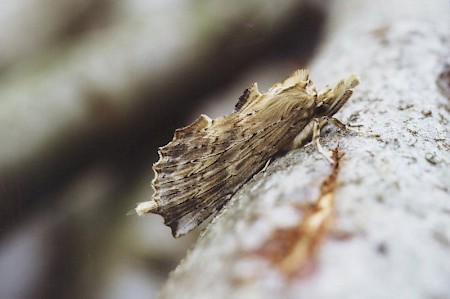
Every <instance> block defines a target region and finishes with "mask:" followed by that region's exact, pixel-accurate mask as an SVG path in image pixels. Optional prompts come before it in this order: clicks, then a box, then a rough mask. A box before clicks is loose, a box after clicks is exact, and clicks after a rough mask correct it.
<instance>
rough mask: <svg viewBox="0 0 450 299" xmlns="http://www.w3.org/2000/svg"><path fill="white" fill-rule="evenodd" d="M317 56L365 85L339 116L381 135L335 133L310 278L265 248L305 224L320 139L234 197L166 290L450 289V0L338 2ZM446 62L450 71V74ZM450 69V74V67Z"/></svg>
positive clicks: (321, 162) (327, 78)
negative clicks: (330, 199)
mask: <svg viewBox="0 0 450 299" xmlns="http://www.w3.org/2000/svg"><path fill="white" fill-rule="evenodd" d="M330 17H331V20H330V23H329V25H328V31H327V37H326V39H325V42H324V43H323V46H322V49H321V50H320V53H319V54H318V55H317V57H316V59H315V61H314V63H313V64H312V65H311V71H312V75H311V78H312V79H313V81H314V82H315V83H316V85H317V86H319V87H321V86H323V84H330V85H331V84H334V83H335V82H336V81H337V80H338V79H340V78H341V77H345V76H346V75H348V74H349V73H350V72H356V73H358V74H359V75H360V76H361V80H362V83H361V85H360V86H358V87H357V88H356V89H355V92H354V95H353V97H352V98H351V100H350V101H349V102H348V103H347V104H346V106H344V107H343V109H342V110H341V111H340V112H339V113H338V114H337V115H336V116H337V118H340V119H341V120H343V121H344V122H349V121H351V122H353V123H360V124H362V125H363V129H364V130H367V131H373V132H376V133H379V134H380V135H381V137H380V138H371V137H365V136H361V135H358V134H354V133H352V132H340V131H339V130H337V129H335V128H330V129H325V132H324V133H325V134H324V136H323V138H322V143H323V145H324V147H325V148H329V149H331V148H333V147H335V146H336V145H337V143H339V146H340V148H341V150H342V151H343V152H344V153H345V156H344V158H343V160H342V163H341V172H340V174H339V176H338V178H337V187H336V199H335V207H334V218H333V224H332V229H331V231H330V233H329V234H328V237H327V238H326V239H325V241H324V242H323V243H322V246H321V248H320V250H319V251H318V252H317V255H316V258H315V263H314V265H315V267H314V268H313V269H311V271H309V272H308V274H307V275H302V276H294V277H289V278H288V277H286V276H285V275H283V273H282V272H280V271H279V270H278V269H277V267H276V266H274V265H273V264H272V263H270V262H269V261H268V260H267V259H266V258H264V257H263V256H261V255H258V254H257V252H258V250H260V249H261V248H262V247H264V246H265V244H267V242H268V240H270V239H271V238H272V237H273V236H272V235H273V234H275V233H276V232H277V231H278V230H279V229H281V228H283V227H284V228H286V227H290V226H294V225H296V224H297V223H298V222H299V221H300V220H301V217H302V215H301V213H298V212H297V209H296V206H298V205H302V204H305V203H307V202H310V201H311V200H313V199H314V198H315V197H316V196H317V194H318V192H319V190H318V187H319V185H320V183H321V182H322V181H323V180H324V178H325V177H326V176H327V175H328V173H329V172H330V165H329V164H328V162H327V161H326V160H325V159H323V158H322V157H321V156H320V154H319V153H318V152H317V151H316V150H315V149H314V148H312V147H306V148H303V149H299V150H296V151H293V152H290V153H288V154H287V155H286V156H284V157H282V158H279V159H277V160H275V161H274V162H273V163H272V164H271V165H270V166H269V168H268V169H267V171H266V173H264V174H263V173H259V174H257V175H255V177H254V178H253V179H252V180H251V181H250V182H248V183H247V184H246V185H245V186H244V187H243V188H242V189H241V190H240V191H239V192H238V193H237V194H236V195H235V196H234V198H233V199H232V200H231V202H230V203H229V204H228V205H227V206H226V208H225V209H224V210H223V212H222V213H220V215H219V216H218V217H216V218H215V219H214V220H213V222H212V223H211V225H210V226H209V227H208V228H207V229H206V230H205V232H204V234H203V235H202V236H201V237H200V239H199V240H198V242H197V244H196V246H195V247H194V248H193V249H192V250H191V252H190V253H189V254H188V255H187V257H186V258H185V260H184V261H183V262H182V263H181V264H180V265H179V266H178V268H177V269H176V270H175V271H174V272H173V273H172V275H171V276H170V278H169V280H168V281H167V283H166V285H165V287H164V289H163V290H162V292H161V293H160V298H450V191H449V190H450V170H449V169H450V133H449V124H448V120H449V119H450V113H449V110H450V108H449V107H450V102H449V98H448V95H445V93H443V92H442V90H443V89H442V88H439V87H438V85H437V84H436V83H437V80H439V81H438V82H439V84H440V85H441V86H442V85H444V86H445V85H446V84H447V86H448V84H450V83H449V82H448V81H447V82H446V81H445V78H446V77H445V75H444V76H441V79H438V78H439V76H440V74H441V72H442V71H443V70H444V69H445V64H448V63H449V54H450V30H449V29H450V28H449V26H450V7H449V2H448V1H444V0H442V1H430V2H424V1H423V2H422V1H415V2H406V1H368V0H366V1H334V2H333V8H332V10H331V15H330ZM447 71H448V69H447ZM447 78H448V74H447Z"/></svg>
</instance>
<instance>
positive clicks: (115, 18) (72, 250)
mask: <svg viewBox="0 0 450 299" xmlns="http://www.w3.org/2000/svg"><path fill="white" fill-rule="evenodd" d="M327 10H328V2H327V1H302V0H297V1H293V0H285V1H282V3H277V2H276V1H272V0H261V1H252V0H248V1H238V0H230V1H217V0H212V1H211V0H151V1H144V0H77V1H73V0H58V1H56V0H2V1H0V298H2V299H7V298H14V299H18V298H152V297H154V296H155V295H156V293H157V292H158V290H159V288H160V287H161V285H162V284H163V283H164V281H165V280H166V279H167V276H168V273H169V272H170V271H171V270H173V269H174V268H175V267H176V265H177V264H178V262H179V261H180V260H181V259H182V258H183V257H184V256H185V255H186V252H187V250H188V248H189V247H190V246H192V244H193V242H195V240H196V238H197V237H198V232H199V229H197V231H194V232H192V233H190V234H188V235H187V236H185V237H182V238H180V239H174V238H173V237H172V235H171V233H170V229H169V228H168V227H166V226H165V225H163V221H162V218H161V217H160V216H158V215H149V216H146V217H137V216H135V215H134V216H126V214H127V212H128V211H130V210H132V209H134V207H135V205H136V203H137V202H140V201H146V200H149V199H150V198H151V195H152V189H151V186H150V181H151V180H152V177H153V171H152V169H151V166H152V163H154V162H156V160H157V159H158V156H157V148H158V146H162V145H165V144H166V143H168V142H169V141H170V140H171V139H172V136H173V131H174V130H175V128H177V127H181V126H184V125H187V124H189V123H190V122H191V121H192V120H194V119H195V118H197V116H198V115H199V114H200V113H206V114H208V115H209V116H210V117H217V116H221V115H225V114H228V113H231V112H232V111H233V108H234V104H235V103H236V102H237V100H238V98H239V96H240V95H241V94H242V92H243V91H244V89H245V88H246V87H247V86H248V85H250V84H251V83H253V82H255V81H257V82H258V84H259V86H260V90H261V91H264V90H266V89H267V88H269V87H270V86H271V85H272V84H273V83H275V82H278V81H280V80H281V79H283V78H284V77H286V76H287V75H288V74H289V73H291V72H292V71H294V70H295V69H298V68H302V67H307V65H308V62H309V61H310V60H311V58H312V57H313V56H314V55H315V54H316V53H317V51H319V49H320V42H321V40H322V36H323V34H322V31H323V28H324V25H325V23H326V19H327Z"/></svg>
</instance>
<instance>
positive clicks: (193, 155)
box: [137, 113, 270, 237]
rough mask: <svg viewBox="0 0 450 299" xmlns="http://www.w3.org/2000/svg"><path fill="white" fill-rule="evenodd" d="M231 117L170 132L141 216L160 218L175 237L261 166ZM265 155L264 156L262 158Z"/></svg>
mask: <svg viewBox="0 0 450 299" xmlns="http://www.w3.org/2000/svg"><path fill="white" fill-rule="evenodd" d="M240 119H241V117H240V116H238V115H237V114H234V113H233V114H231V115H228V116H226V117H222V118H218V119H215V120H211V119H209V118H208V117H207V116H205V115H202V116H200V117H199V118H198V119H197V120H196V121H194V123H192V124H191V125H189V126H187V127H184V128H181V129H178V130H176V131H175V136H174V138H173V140H172V141H171V142H170V143H169V144H167V145H166V146H164V147H161V148H160V150H159V155H160V159H159V161H158V162H157V163H155V164H154V166H153V169H154V171H155V179H154V180H153V181H152V186H153V188H154V191H155V193H154V195H153V201H151V202H146V203H141V205H142V206H141V207H142V209H144V208H147V210H146V211H143V210H142V212H141V213H140V212H139V206H138V208H137V212H138V214H142V213H147V212H152V213H156V214H160V215H162V216H163V218H164V221H165V224H166V225H168V226H169V227H171V229H172V234H173V235H174V236H175V237H179V236H181V235H183V234H185V233H187V232H189V231H190V230H192V229H193V228H195V227H196V226H197V225H198V224H200V223H201V222H203V221H204V220H205V219H206V218H208V217H209V216H210V215H211V214H214V213H215V212H216V211H218V210H219V209H220V208H221V207H222V206H223V205H224V204H225V203H226V202H227V201H228V200H229V199H230V198H231V196H232V195H233V194H234V193H235V192H236V191H237V190H238V189H239V188H240V187H241V186H242V185H243V184H244V183H245V182H246V181H247V180H248V179H249V178H250V177H251V176H252V175H253V174H254V173H255V172H256V171H257V170H258V169H259V168H261V166H262V165H263V164H264V163H265V161H266V160H267V158H268V157H266V154H264V155H254V154H253V152H252V148H253V147H255V146H258V143H255V142H248V141H249V139H250V138H252V137H253V136H254V134H252V133H250V132H248V131H245V132H244V130H246V129H245V127H246V126H247V125H246V124H245V123H243V122H242V121H241V120H240ZM268 154H270V153H267V155H268Z"/></svg>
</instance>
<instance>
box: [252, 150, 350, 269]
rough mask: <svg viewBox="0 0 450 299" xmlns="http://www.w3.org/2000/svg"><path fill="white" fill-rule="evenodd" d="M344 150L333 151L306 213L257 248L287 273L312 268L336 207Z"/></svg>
mask: <svg viewBox="0 0 450 299" xmlns="http://www.w3.org/2000/svg"><path fill="white" fill-rule="evenodd" d="M341 157H342V154H341V153H340V152H339V151H338V149H337V148H336V149H335V150H334V151H333V157H332V159H333V161H334V162H335V163H334V164H333V165H332V170H331V173H330V174H329V175H328V177H327V178H326V179H325V181H324V182H323V183H322V185H321V187H320V194H319V196H318V198H317V199H316V200H315V201H314V203H312V204H310V205H308V206H307V207H303V208H302V209H303V210H304V215H303V218H302V220H301V221H300V222H299V223H298V225H297V226H294V227H290V228H284V229H279V230H276V231H275V232H274V233H273V237H272V238H271V239H269V240H268V241H267V242H266V243H265V244H264V245H263V246H262V247H261V248H260V249H259V250H258V252H257V254H259V255H262V256H264V257H265V258H267V259H268V260H270V262H271V263H272V264H273V265H274V266H275V267H276V268H278V269H279V271H280V272H281V273H283V274H284V275H286V276H289V277H293V276H303V275H306V274H308V273H309V272H310V270H311V269H312V267H313V265H314V258H315V256H316V255H317V253H318V252H319V250H320V245H321V244H322V241H323V240H324V238H325V237H326V235H327V233H328V230H329V227H330V224H331V220H332V216H333V209H334V199H335V189H336V181H337V176H338V174H339V161H340V159H341Z"/></svg>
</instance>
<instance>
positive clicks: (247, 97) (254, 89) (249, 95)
mask: <svg viewBox="0 0 450 299" xmlns="http://www.w3.org/2000/svg"><path fill="white" fill-rule="evenodd" d="M260 97H261V94H260V93H259V91H258V83H256V82H255V83H253V84H252V85H250V86H249V87H248V88H247V89H246V90H244V93H243V94H242V95H241V96H240V97H239V101H238V102H237V103H236V105H235V106H234V111H235V112H238V111H243V110H245V109H246V108H247V107H249V106H250V105H251V104H252V102H254V101H256V100H257V99H259V98H260Z"/></svg>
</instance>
